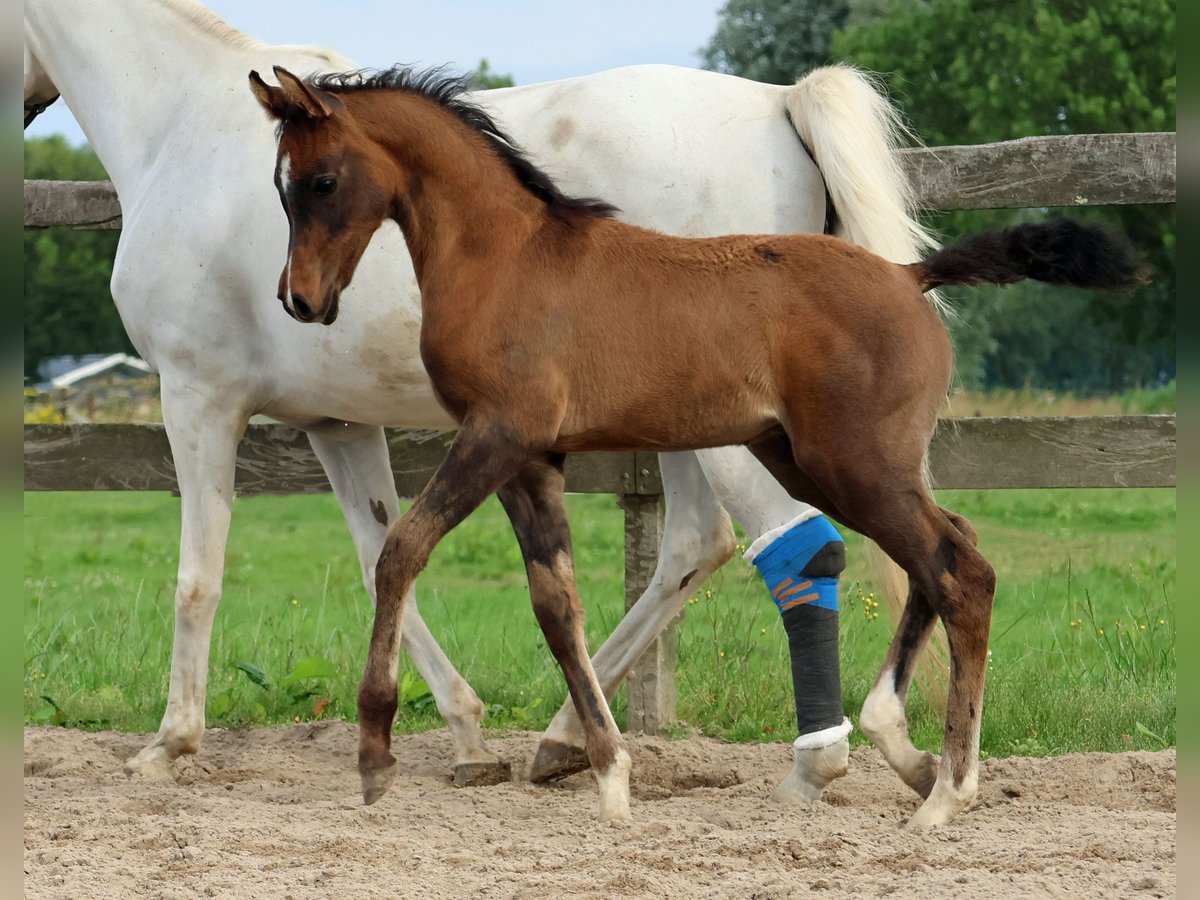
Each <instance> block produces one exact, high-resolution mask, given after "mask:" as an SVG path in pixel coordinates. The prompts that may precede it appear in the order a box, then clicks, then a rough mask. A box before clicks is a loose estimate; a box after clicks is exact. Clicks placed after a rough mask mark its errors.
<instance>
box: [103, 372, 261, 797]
mask: <svg viewBox="0 0 1200 900" xmlns="http://www.w3.org/2000/svg"><path fill="white" fill-rule="evenodd" d="M178 381H183V379H178V380H177V379H174V378H171V377H169V376H168V375H166V374H164V375H163V378H162V407H163V421H164V423H165V424H166V429H167V437H168V439H169V440H170V442H171V455H172V457H173V458H174V460H175V471H176V475H177V477H178V480H179V493H180V497H181V498H182V501H183V502H182V506H183V523H182V529H181V534H180V541H179V577H178V581H177V583H176V588H175V642H174V646H173V648H172V651H171V686H170V690H169V692H168V694H167V709H166V712H165V713H163V719H162V724H161V726H160V727H159V729H158V734H157V735H156V736H155V738H154V740H153V741H151V742H150V744H149V745H148V746H146V747H145V748H143V749H142V751H141V752H140V753H138V754H137V755H136V756H135V757H133V758H132V759H130V760H128V761H127V762H126V763H125V771H126V772H127V773H129V774H131V775H132V774H135V773H136V774H139V775H145V776H148V777H150V778H155V779H161V780H168V779H173V778H174V775H175V773H174V767H173V766H172V765H171V762H172V760H174V759H176V758H177V757H179V756H181V755H182V754H185V753H196V752H198V751H199V750H200V740H201V738H202V737H203V735H204V692H205V688H206V686H207V683H208V648H209V642H210V640H211V638H212V626H213V617H214V616H215V615H216V612H217V604H218V603H219V602H220V600H221V580H222V578H223V576H224V571H225V542H226V539H227V538H228V536H229V520H230V515H231V504H232V501H233V476H234V468H235V466H236V462H237V445H238V442H239V441H240V440H241V437H242V434H243V432H244V431H245V428H246V422H247V421H248V420H249V414H248V412H247V411H246V409H245V407H243V406H240V405H238V404H237V403H236V402H231V400H230V398H229V397H228V396H227V395H226V396H217V397H214V396H210V395H207V394H204V393H202V392H200V391H199V390H196V389H195V386H194V385H193V384H190V383H187V384H181V383H177V382H178Z"/></svg>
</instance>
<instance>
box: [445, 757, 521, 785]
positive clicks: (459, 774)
mask: <svg viewBox="0 0 1200 900" xmlns="http://www.w3.org/2000/svg"><path fill="white" fill-rule="evenodd" d="M511 780H512V766H511V765H510V764H509V763H506V762H505V761H504V760H502V759H498V760H496V761H495V762H470V763H459V764H458V765H457V766H455V767H454V783H455V784H456V785H458V786H459V787H487V786H488V785H489V784H504V783H505V782H506V781H511Z"/></svg>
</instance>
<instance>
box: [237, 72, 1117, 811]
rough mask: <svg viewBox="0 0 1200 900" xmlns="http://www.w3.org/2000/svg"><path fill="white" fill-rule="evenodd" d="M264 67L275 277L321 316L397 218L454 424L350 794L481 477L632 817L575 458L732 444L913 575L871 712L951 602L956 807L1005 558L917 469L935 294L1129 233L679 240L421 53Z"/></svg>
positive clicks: (592, 753) (935, 395)
mask: <svg viewBox="0 0 1200 900" xmlns="http://www.w3.org/2000/svg"><path fill="white" fill-rule="evenodd" d="M275 74H276V76H277V78H278V79H279V81H280V86H278V87H273V86H270V85H268V84H266V83H265V82H264V81H263V80H262V79H261V78H260V77H259V76H258V74H257V73H251V76H250V79H251V87H252V89H253V91H254V93H255V95H256V96H257V97H258V99H259V101H260V102H261V103H262V105H263V107H264V108H265V109H266V110H267V112H268V113H269V114H270V115H271V116H272V117H274V118H275V119H276V120H278V122H279V125H280V139H279V149H278V164H277V168H276V184H277V186H278V189H279V193H280V197H281V199H282V201H283V206H284V209H285V211H286V213H287V216H288V219H289V223H290V226H291V241H290V246H289V255H288V260H287V265H286V267H285V268H284V271H283V274H282V277H281V279H280V300H281V301H282V302H283V304H284V307H285V309H286V310H287V311H288V313H289V314H291V315H292V316H293V317H294V318H296V319H298V320H300V321H302V322H320V323H323V324H330V323H331V322H333V321H334V319H335V318H336V317H337V313H338V298H339V293H340V291H341V290H342V289H343V288H345V287H346V285H347V284H349V282H350V280H351V278H352V277H353V275H354V270H355V266H356V264H357V262H358V260H359V258H360V257H361V255H362V253H363V251H364V249H365V248H366V246H367V243H368V241H369V240H370V238H371V236H372V234H374V232H375V230H376V229H377V228H378V227H379V226H380V225H381V224H382V223H383V222H384V221H386V220H388V219H391V220H393V221H395V222H396V223H397V224H398V225H399V226H400V228H401V230H402V231H403V233H404V238H405V240H406V242H407V244H408V247H409V250H410V252H411V256H412V261H413V267H414V271H415V274H416V276H417V281H418V283H419V285H420V288H421V304H422V317H423V318H422V326H421V356H422V360H423V361H424V364H425V367H426V369H427V370H428V372H429V375H430V378H431V379H432V382H433V385H434V389H435V391H436V392H437V396H438V399H439V400H440V402H441V403H442V404H443V405H444V406H445V408H446V409H447V410H448V412H449V413H450V414H451V415H452V416H453V417H454V419H455V420H456V421H457V422H458V423H459V425H460V428H459V431H458V434H457V435H456V437H455V439H454V442H453V444H452V445H451V447H450V450H449V453H448V454H447V456H446V459H445V461H444V462H443V463H442V465H441V467H440V468H439V469H438V471H437V473H436V474H435V476H434V477H433V479H432V480H431V481H430V482H429V484H428V486H427V487H426V488H425V490H424V491H423V492H422V493H421V495H420V496H419V497H417V499H416V501H415V502H414V503H413V505H412V507H411V508H410V509H409V511H408V512H407V513H406V514H405V515H404V516H403V517H402V518H401V519H399V520H398V521H396V522H395V523H393V524H392V525H391V527H390V529H389V532H388V537H387V542H386V544H385V546H384V550H383V553H382V555H381V557H380V560H379V564H378V567H377V575H376V589H377V595H378V599H377V605H376V611H375V626H374V631H373V633H372V635H371V644H370V650H369V652H368V657H367V664H366V671H365V673H364V675H363V681H362V685H361V688H360V691H359V698H358V707H359V709H358V711H359V718H360V737H359V771H360V774H361V777H362V787H363V798H364V800H365V801H366V802H367V803H373V802H375V801H376V800H378V799H379V797H381V796H382V795H383V794H384V793H385V792H386V790H387V788H388V786H389V785H390V783H391V780H392V778H393V776H394V771H395V764H396V761H395V758H394V757H393V756H392V755H391V753H390V743H391V726H392V722H393V719H394V717H395V713H396V705H397V704H396V666H397V654H398V652H399V649H400V631H401V614H402V611H403V602H404V597H405V596H406V595H407V593H408V591H409V589H410V587H411V586H412V583H413V581H414V580H415V579H416V577H417V575H418V573H420V572H421V570H422V569H423V568H424V567H425V564H426V562H427V560H428V559H429V556H430V554H431V552H432V551H433V549H434V547H435V546H436V545H437V543H438V541H439V540H441V538H442V537H443V536H444V535H445V534H446V533H447V532H448V531H450V530H451V529H452V528H454V527H455V526H456V525H457V524H458V523H459V522H461V521H462V520H463V519H464V518H465V517H466V516H467V515H468V514H469V513H470V512H471V511H472V510H474V509H475V508H476V507H477V506H478V505H479V504H480V503H481V502H482V501H483V500H484V499H486V498H487V496H488V495H489V494H491V493H493V492H496V493H498V494H499V497H500V501H501V503H502V504H503V506H504V509H505V511H506V512H507V513H508V516H509V518H510V520H511V521H512V525H513V528H514V530H515V531H516V534H517V539H518V542H519V544H520V546H521V551H522V554H523V555H524V558H525V565H526V571H527V574H528V578H529V590H530V594H531V596H532V600H533V607H534V612H535V614H536V616H537V619H538V622H539V624H540V625H541V627H542V630H543V632H544V633H545V636H546V641H547V643H548V645H549V647H550V649H551V651H552V652H553V653H554V656H555V658H556V659H557V660H558V662H559V664H560V666H561V667H562V670H563V674H564V676H565V677H566V681H567V685H568V687H569V689H570V694H571V699H572V701H573V703H574V705H575V708H576V710H577V711H578V714H579V717H580V719H581V721H582V723H583V727H584V730H585V732H586V735H587V752H588V758H589V760H590V762H591V765H592V768H593V769H594V771H595V773H596V777H597V782H598V785H599V794H600V818H601V819H602V820H605V819H625V818H628V816H629V786H628V782H629V768H630V764H629V756H628V754H627V752H626V750H625V747H624V744H623V741H622V739H621V736H620V733H619V732H618V730H617V726H616V723H615V722H614V721H613V718H612V714H611V713H610V711H609V708H608V704H607V702H606V701H605V698H604V694H603V692H602V691H601V689H600V685H599V684H598V682H597V679H596V676H595V673H594V672H593V670H592V666H591V663H590V661H589V659H588V653H587V648H586V646H585V644H584V638H583V612H582V608H581V606H580V603H579V598H578V595H577V594H576V591H575V581H574V572H573V562H572V554H571V539H570V533H569V529H568V524H567V516H566V511H565V508H564V505H563V475H562V465H563V458H564V456H563V455H564V454H566V453H571V452H576V451H585V450H634V449H647V450H660V451H661V450H691V449H699V448H705V447H714V446H724V445H731V444H743V445H746V446H747V447H749V448H750V450H751V451H752V452H753V453H754V454H755V455H756V456H757V457H758V458H759V459H760V460H761V461H762V462H763V463H764V465H766V467H767V468H768V469H769V470H770V471H771V473H772V474H773V475H774V476H775V477H776V478H777V479H778V480H779V481H780V483H781V484H782V485H783V486H784V487H785V488H786V489H787V490H788V491H789V492H790V493H791V494H792V495H793V496H795V497H796V498H797V499H800V500H803V501H805V502H808V503H810V504H812V505H814V506H816V507H818V508H820V509H821V510H823V511H825V512H826V513H828V514H829V515H832V516H834V517H835V518H837V519H839V520H840V521H842V522H843V523H845V524H846V525H848V526H850V527H852V528H854V529H855V530H857V531H859V532H861V533H863V534H865V535H867V536H868V537H871V538H872V539H874V540H875V541H877V542H878V543H879V545H880V546H881V547H882V548H883V549H884V550H885V551H886V552H887V553H888V555H889V556H891V557H892V558H893V559H894V560H896V562H897V563H899V564H900V565H901V566H902V567H903V568H904V569H905V570H906V571H907V572H908V575H909V580H910V585H911V588H910V592H911V595H910V598H909V601H908V604H907V607H906V609H905V612H904V616H903V618H902V620H901V622H900V625H899V627H898V629H897V632H896V637H895V639H894V640H893V643H892V646H891V648H890V650H889V652H888V655H887V659H886V661H885V663H884V667H883V671H882V673H881V675H880V681H879V682H877V685H876V687H877V689H878V688H879V687H880V686H881V685H884V684H885V682H890V684H888V685H887V686H888V687H890V690H889V691H886V692H884V694H881V693H880V692H879V691H878V690H876V691H873V692H872V696H873V697H880V696H885V695H886V696H888V697H892V698H894V699H895V703H896V706H897V707H898V708H897V709H895V710H872V711H871V715H872V716H873V717H875V718H877V719H880V720H882V719H884V718H886V717H887V715H886V714H891V715H892V716H893V717H894V719H895V720H896V721H897V722H898V723H899V724H898V727H899V728H901V729H903V721H904V720H903V706H902V704H903V700H904V697H905V694H906V692H907V686H908V683H909V679H910V677H911V674H912V667H913V662H914V658H915V657H916V655H917V653H918V652H919V651H920V650H921V648H922V647H923V646H924V644H925V641H926V639H927V638H928V636H929V632H930V629H931V628H932V626H933V622H934V617H935V615H936V616H938V617H940V618H941V620H942V622H943V623H944V624H945V626H946V633H947V637H948V642H949V646H950V652H951V656H952V670H951V684H950V694H949V700H948V704H947V715H946V734H945V752H944V755H943V757H942V760H941V763H940V766H939V764H938V763H937V761H936V758H934V757H933V756H932V755H930V754H920V753H919V752H918V751H915V750H914V751H913V752H914V753H917V754H918V755H917V757H916V759H915V760H914V765H913V766H912V767H910V772H911V774H910V775H909V776H908V780H910V783H913V786H914V787H916V788H917V789H918V790H919V791H921V793H922V794H924V795H925V796H926V797H927V799H926V801H925V803H924V804H923V805H922V807H921V808H920V809H919V810H918V811H917V813H916V815H914V816H913V818H912V820H911V823H910V824H912V825H914V826H924V825H936V824H941V823H944V822H947V821H949V820H950V819H951V818H952V817H953V816H954V815H955V814H957V813H958V812H959V811H960V810H962V809H963V808H964V807H966V806H967V805H968V804H969V803H970V802H971V801H972V800H973V799H974V797H975V794H976V787H977V773H978V745H979V723H980V712H981V708H982V700H983V682H984V668H985V663H986V655H987V641H988V630H989V627H990V621H991V609H992V598H993V594H994V589H995V576H994V574H993V572H992V569H991V567H990V566H989V565H988V563H987V561H986V560H985V559H984V558H983V556H981V555H980V553H979V552H978V551H977V550H976V548H975V535H974V532H973V530H972V529H971V527H970V525H969V524H968V523H967V522H966V521H965V520H963V519H961V518H959V517H957V516H955V515H954V514H952V513H949V512H947V511H945V510H942V509H940V508H939V507H938V505H937V504H936V502H935V501H934V499H933V497H932V494H931V493H930V490H929V486H928V482H927V480H926V476H925V465H924V464H925V456H926V451H927V448H928V446H929V441H930V438H931V436H932V434H933V429H934V424H935V420H936V417H937V410H938V408H939V406H940V404H941V403H942V400H943V398H944V397H945V394H946V390H947V388H948V386H949V383H950V376H951V367H952V360H951V348H950V340H949V338H948V336H947V333H946V330H945V328H944V327H943V325H942V323H941V321H940V319H939V317H938V313H937V311H936V310H935V309H934V308H933V306H932V305H931V304H930V302H929V301H928V300H927V298H926V297H925V296H924V294H925V292H926V291H929V290H931V289H932V288H934V287H937V286H938V285H940V284H971V283H976V282H981V281H987V282H994V283H1008V282H1013V281H1018V280H1021V279H1023V278H1030V277H1032V278H1039V279H1042V280H1046V281H1052V282H1061V283H1070V284H1077V285H1081V286H1091V287H1102V288H1111V287H1121V286H1125V285H1128V284H1131V283H1133V282H1134V281H1135V280H1136V278H1137V274H1138V273H1137V268H1136V265H1135V263H1134V262H1133V260H1132V258H1131V257H1130V255H1129V254H1128V253H1127V251H1126V250H1125V249H1124V247H1123V245H1121V244H1120V243H1118V242H1116V241H1115V240H1113V239H1112V238H1110V237H1108V236H1107V235H1106V234H1104V233H1103V232H1100V231H1098V230H1095V229H1089V228H1085V227H1083V226H1079V225H1076V224H1074V223H1058V224H1053V225H1045V226H1023V227H1021V228H1018V229H1014V230H1011V231H1009V232H1005V233H1004V234H988V235H981V236H978V237H975V238H971V239H969V240H967V241H964V242H963V243H962V244H960V245H956V246H954V247H950V248H948V249H945V250H942V251H940V252H938V253H936V254H934V255H933V256H931V257H930V258H928V259H926V260H925V261H924V262H921V263H916V264H913V265H907V266H901V265H893V264H891V263H889V262H886V261H885V260H883V259H880V258H879V257H876V256H873V255H872V254H870V253H868V252H866V251H865V250H862V249H861V248H859V247H855V246H853V245H850V244H847V243H844V242H842V241H839V240H836V239H834V238H829V237H823V236H812V235H791V236H758V237H752V236H736V237H724V238H711V239H682V238H673V237H667V236H665V235H662V234H659V233H656V232H653V231H648V230H646V229H642V228H637V227H635V226H632V225H627V224H623V223H620V222H617V221H615V220H613V219H612V218H610V214H611V213H612V212H613V210H612V209H611V207H609V206H607V205H606V204H604V203H602V202H600V201H596V200H579V199H574V198H571V197H567V196H564V195H563V194H562V193H561V192H560V191H559V190H558V189H557V188H556V187H555V185H554V184H553V182H552V181H551V180H550V179H549V178H548V177H547V176H546V175H545V174H544V173H542V172H541V171H539V170H538V169H537V168H536V167H535V166H533V165H532V164H531V163H530V162H529V161H528V160H527V159H526V158H525V157H524V156H523V155H522V153H521V152H520V151H519V150H517V149H516V148H514V147H513V146H512V145H511V143H510V142H509V141H508V140H507V139H506V138H505V137H504V135H503V134H502V133H501V132H500V131H499V129H498V128H497V127H496V125H495V124H494V123H493V122H492V121H491V120H490V119H489V118H488V117H487V115H486V114H485V113H483V112H482V111H481V110H479V109H478V108H476V107H474V106H472V105H470V104H469V103H467V102H466V101H465V100H464V99H462V97H461V89H462V87H461V85H460V83H459V82H457V81H455V80H452V79H446V78H444V77H442V76H441V75H440V74H438V73H437V72H433V73H425V74H414V73H412V72H411V71H409V70H405V69H394V70H390V71H387V72H382V73H379V74H376V75H373V76H369V77H368V76H365V75H363V74H361V73H355V74H350V75H334V76H329V75H324V76H319V77H316V78H313V79H310V80H307V81H306V80H302V79H300V78H298V77H296V76H295V75H292V74H291V73H289V72H287V71H285V70H282V69H278V68H277V69H276V70H275ZM876 702H877V705H878V701H876ZM864 715H867V712H866V711H864ZM902 738H903V741H905V742H907V734H904V735H903V736H902ZM900 739H901V736H899V735H897V736H896V740H897V741H899V740H900ZM908 746H911V745H908Z"/></svg>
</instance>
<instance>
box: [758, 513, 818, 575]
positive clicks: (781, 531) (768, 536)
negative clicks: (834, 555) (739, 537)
mask: <svg viewBox="0 0 1200 900" xmlns="http://www.w3.org/2000/svg"><path fill="white" fill-rule="evenodd" d="M819 515H821V511H820V510H819V509H809V510H806V511H805V512H802V513H800V515H798V516H796V518H794V519H792V520H791V521H790V522H785V523H784V524H782V525H780V526H779V527H778V528H772V529H771V530H770V531H767V532H764V533H763V534H761V535H759V536H758V539H757V540H756V541H755V542H754V543H753V544H751V545H750V546H749V548H747V550H746V552H745V553H743V554H742V559H744V560H745V561H746V562H748V563H752V562H754V558H755V557H756V556H758V554H760V553H762V552H763V551H764V550H766V549H767V547H769V546H770V545H771V542H772V541H774V540H775V539H776V538H778V537H781V536H783V535H785V534H787V533H788V532H789V531H791V530H792V529H793V528H795V527H796V526H797V525H800V524H802V523H804V522H807V521H808V520H809V519H815V518H816V517H817V516H819Z"/></svg>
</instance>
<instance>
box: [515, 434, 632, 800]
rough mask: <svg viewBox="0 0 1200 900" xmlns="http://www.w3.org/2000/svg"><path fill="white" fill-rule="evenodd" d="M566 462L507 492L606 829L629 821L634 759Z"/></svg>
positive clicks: (544, 467) (553, 458)
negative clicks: (599, 639) (599, 628)
mask: <svg viewBox="0 0 1200 900" xmlns="http://www.w3.org/2000/svg"><path fill="white" fill-rule="evenodd" d="M562 464H563V457H562V455H561V454H552V455H550V456H548V457H547V458H545V459H542V460H538V461H535V462H531V463H529V464H528V465H526V466H525V467H524V468H523V469H522V470H521V471H520V473H519V474H518V475H517V476H516V477H515V478H513V479H512V480H511V481H509V482H508V483H507V484H505V485H504V486H503V487H502V488H500V490H499V497H500V502H501V503H502V504H504V510H505V512H507V513H508V518H509V520H510V521H511V522H512V526H513V530H514V531H515V532H516V534H517V542H518V543H519V544H520V545H521V554H522V556H524V558H525V571H526V573H527V574H528V576H529V595H530V597H531V599H532V600H533V612H534V615H536V616H537V620H538V624H539V625H541V626H542V632H543V633H544V634H545V635H546V643H547V645H548V646H549V647H550V651H551V652H552V653H553V654H554V658H555V659H557V660H558V664H559V665H560V666H561V667H562V671H563V676H564V677H565V678H566V680H567V687H568V688H569V689H570V692H571V700H572V701H573V702H574V704H575V711H576V713H577V714H578V716H579V720H580V722H581V723H582V724H583V731H584V734H585V736H586V738H587V755H588V761H589V762H590V763H591V766H592V770H593V771H594V772H595V773H596V783H597V785H598V787H599V791H600V821H601V822H607V821H613V820H618V821H628V820H629V769H630V761H629V753H628V752H627V751H626V750H625V743H624V741H623V740H622V739H621V733H620V731H619V730H618V729H617V723H616V722H615V721H614V720H613V716H612V712H611V711H610V710H609V708H608V701H607V700H606V699H605V697H604V691H603V690H602V689H601V687H600V682H599V680H598V679H597V678H596V673H595V671H594V670H593V669H592V663H591V660H589V659H588V652H587V644H586V642H585V641H584V637H583V606H582V605H581V604H580V602H579V595H578V594H577V593H576V591H575V569H574V563H573V560H572V554H571V531H570V526H569V524H568V522H567V510H566V506H565V505H564V504H563V490H564V481H563V473H562Z"/></svg>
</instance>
